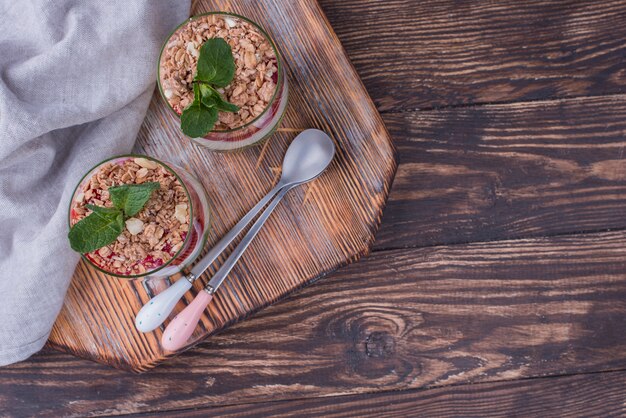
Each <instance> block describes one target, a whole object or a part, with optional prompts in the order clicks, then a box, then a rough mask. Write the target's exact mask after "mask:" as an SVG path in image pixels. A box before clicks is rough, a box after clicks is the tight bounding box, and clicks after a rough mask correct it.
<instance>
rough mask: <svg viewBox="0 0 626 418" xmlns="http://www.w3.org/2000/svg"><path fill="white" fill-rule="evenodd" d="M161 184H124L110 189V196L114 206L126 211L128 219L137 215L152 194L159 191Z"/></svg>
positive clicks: (154, 182)
mask: <svg viewBox="0 0 626 418" xmlns="http://www.w3.org/2000/svg"><path fill="white" fill-rule="evenodd" d="M160 187H161V184H160V183H159V182H157V181H151V182H148V183H142V184H123V185H121V186H115V187H111V188H109V196H111V202H113V206H115V207H116V208H118V209H120V210H122V211H124V214H125V215H126V217H131V216H134V215H136V214H137V213H138V212H139V211H140V210H141V209H143V207H144V205H145V204H146V202H147V201H148V199H150V196H152V192H154V191H155V190H158V189H159V188H160Z"/></svg>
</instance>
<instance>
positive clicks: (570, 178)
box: [375, 95, 626, 249]
mask: <svg viewBox="0 0 626 418" xmlns="http://www.w3.org/2000/svg"><path fill="white" fill-rule="evenodd" d="M384 119H385V122H386V124H387V127H388V128H389V130H390V132H391V134H392V136H393V138H394V140H395V141H396V146H397V147H398V149H399V155H400V158H399V160H400V165H399V169H398V173H397V175H396V180H395V182H394V186H393V193H392V194H391V198H390V200H389V203H388V205H387V208H386V210H385V216H384V219H383V225H384V227H383V228H381V231H380V233H379V234H378V235H377V240H376V245H375V248H376V249H390V248H403V247H414V246H417V247H421V246H432V245H437V244H451V243H463V242H472V241H488V240H494V239H511V238H518V237H531V236H545V235H555V234H570V233H576V232H591V231H599V230H606V229H619V228H626V156H625V155H624V148H625V147H626V139H625V136H624V133H625V132H626V96H624V95H616V96H610V97H598V98H584V99H566V100H555V101H545V102H532V103H515V104H507V105H486V106H478V107H470V108H456V109H445V110H437V111H427V112H406V113H392V114H385V115H384Z"/></svg>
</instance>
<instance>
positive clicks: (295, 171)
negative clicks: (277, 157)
mask: <svg viewBox="0 0 626 418" xmlns="http://www.w3.org/2000/svg"><path fill="white" fill-rule="evenodd" d="M334 155H335V144H333V141H332V139H330V137H329V136H328V135H326V133H324V132H322V131H320V130H319V129H307V130H306V131H304V132H302V133H301V134H300V135H298V136H297V137H296V138H295V139H294V140H293V141H292V142H291V144H290V145H289V148H288V149H287V153H286V154H285V158H284V159H283V172H282V176H281V183H283V184H299V183H305V182H307V181H310V180H313V179H314V178H315V177H317V176H319V175H320V174H321V173H322V172H323V171H324V170H325V169H326V167H328V164H330V162H331V161H332V160H333V156H334Z"/></svg>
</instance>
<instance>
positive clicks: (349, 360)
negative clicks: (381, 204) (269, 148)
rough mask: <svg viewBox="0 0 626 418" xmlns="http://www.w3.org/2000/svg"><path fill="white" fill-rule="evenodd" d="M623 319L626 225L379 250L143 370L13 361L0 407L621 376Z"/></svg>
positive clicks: (124, 407) (102, 410)
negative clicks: (593, 231) (586, 374)
mask: <svg viewBox="0 0 626 418" xmlns="http://www.w3.org/2000/svg"><path fill="white" fill-rule="evenodd" d="M625 326H626V232H624V231H622V232H611V233H596V234H583V235H577V236H561V237H552V238H541V239H539V238H537V239H526V240H512V241H499V242H492V243H476V244H465V245H454V246H441V247H434V248H424V249H407V250H394V251H382V252H377V253H374V254H373V255H370V256H369V257H368V258H367V259H365V260H363V261H362V262H360V263H358V264H354V265H350V266H348V267H346V268H343V269H341V270H340V271H339V272H337V273H335V274H333V275H332V276H329V277H326V278H324V279H323V280H322V281H320V283H319V284H318V285H316V286H311V287H310V288H307V289H305V290H303V291H302V292H301V293H300V294H299V295H298V297H294V298H291V299H290V300H289V301H287V302H284V303H280V304H277V305H275V306H273V307H271V308H268V309H266V310H264V311H263V312H261V313H259V314H258V315H257V316H255V317H254V318H251V319H250V320H248V321H243V322H241V323H239V324H237V325H236V326H234V327H232V328H231V329H229V331H228V332H225V333H223V334H219V335H216V336H214V337H212V338H210V339H208V340H207V341H206V342H205V343H203V344H201V345H199V346H198V347H196V349H194V350H192V351H189V352H187V353H184V354H183V355H181V356H178V357H176V358H173V359H171V360H170V361H168V362H167V363H166V364H163V365H161V366H160V367H158V368H156V369H154V370H151V371H150V372H148V373H146V374H144V375H142V376H139V377H138V376H136V375H132V374H129V373H125V372H122V371H119V370H114V369H111V368H108V367H105V366H101V365H98V364H95V363H92V362H86V361H82V360H79V359H74V358H71V357H69V356H66V355H63V354H48V355H41V356H36V357H35V358H34V359H33V360H31V361H29V362H26V363H20V364H16V365H12V366H10V367H7V368H4V369H2V373H0V405H14V406H15V408H18V409H16V411H17V412H16V413H23V414H28V413H29V412H33V411H35V410H37V411H38V412H39V413H40V414H42V415H50V416H60V415H70V414H74V415H81V414H87V413H89V414H94V415H103V414H122V413H133V412H141V411H143V412H149V411H167V410H172V409H188V408H198V407H206V406H209V405H233V404H242V403H251V402H265V401H268V400H274V401H277V400H293V399H301V398H313V397H326V396H337V395H348V394H366V393H373V392H380V391H389V390H405V389H420V388H427V387H433V386H447V385H453V384H454V385H458V384H466V383H477V382H495V381H502V380H511V379H520V378H529V377H540V376H547V375H562V374H574V373H583V372H593V371H610V370H619V369H624V368H626V356H624V353H625V352H626V334H625V333H624V332H623V330H624V329H625V328H624V327H625ZM33 376H37V378H33ZM87 382H88V384H87ZM32 399H37V400H38V402H30V401H29V400H32ZM112 400H115V401H114V402H112ZM35 408H36V409H35Z"/></svg>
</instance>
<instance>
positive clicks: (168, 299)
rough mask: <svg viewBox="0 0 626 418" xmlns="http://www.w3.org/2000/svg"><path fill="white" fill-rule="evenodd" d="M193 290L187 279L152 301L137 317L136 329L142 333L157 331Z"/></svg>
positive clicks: (175, 284) (183, 278)
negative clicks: (179, 302)
mask: <svg viewBox="0 0 626 418" xmlns="http://www.w3.org/2000/svg"><path fill="white" fill-rule="evenodd" d="M189 289H191V282H190V281H189V280H187V279H186V278H185V277H181V278H180V279H178V281H177V282H176V283H174V284H173V285H171V286H170V287H168V288H167V289H165V290H164V291H162V292H161V293H159V294H158V295H156V296H155V297H153V298H152V299H150V301H149V302H148V303H146V304H145V305H143V307H142V308H141V310H140V311H139V312H138V313H137V316H136V317H135V327H137V329H138V330H139V331H141V332H150V331H154V330H155V329H157V328H158V327H159V326H160V325H161V324H162V323H163V321H165V318H167V317H168V316H169V314H170V313H171V312H172V310H173V309H174V306H176V304H177V303H178V301H179V300H180V298H182V297H183V295H184V294H185V292H187V291H188V290H189Z"/></svg>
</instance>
